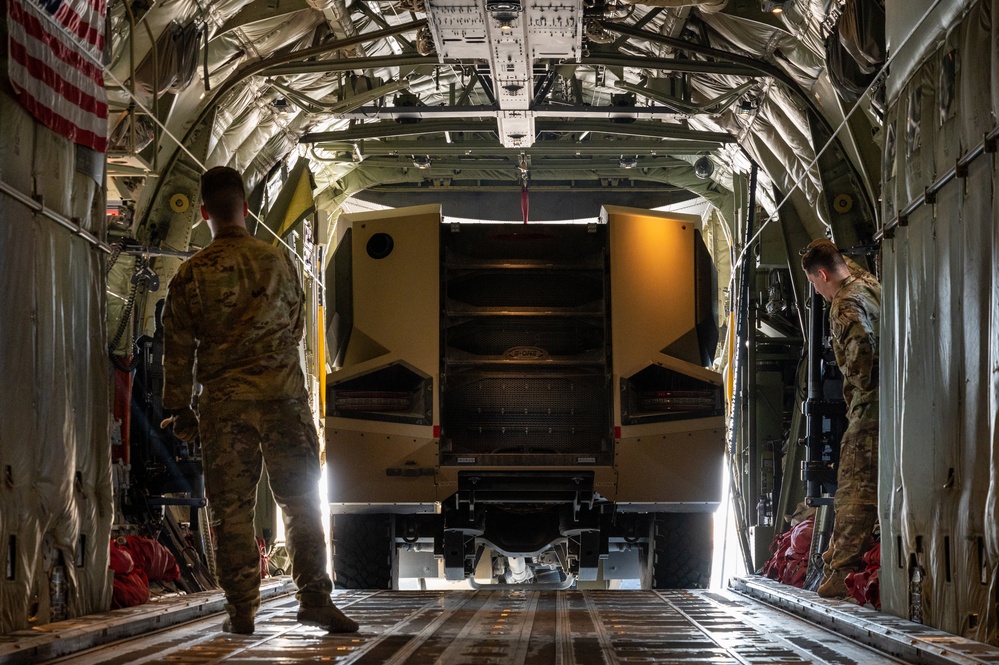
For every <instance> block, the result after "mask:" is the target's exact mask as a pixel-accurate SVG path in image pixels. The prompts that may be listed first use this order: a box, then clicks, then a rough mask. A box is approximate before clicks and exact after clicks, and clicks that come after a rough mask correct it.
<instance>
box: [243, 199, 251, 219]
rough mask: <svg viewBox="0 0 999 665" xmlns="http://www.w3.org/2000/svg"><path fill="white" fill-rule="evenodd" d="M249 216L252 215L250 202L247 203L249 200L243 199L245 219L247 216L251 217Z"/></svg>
mask: <svg viewBox="0 0 999 665" xmlns="http://www.w3.org/2000/svg"><path fill="white" fill-rule="evenodd" d="M249 216H250V204H249V203H247V202H246V201H245V200H244V201H243V219H246V218H247V217H249Z"/></svg>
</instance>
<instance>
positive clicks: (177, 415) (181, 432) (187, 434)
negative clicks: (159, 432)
mask: <svg viewBox="0 0 999 665" xmlns="http://www.w3.org/2000/svg"><path fill="white" fill-rule="evenodd" d="M170 425H173V434H174V436H176V437H177V438H178V439H180V440H181V441H186V442H188V443H192V442H193V441H194V440H195V439H197V438H198V414H197V413H195V412H194V409H192V408H191V407H187V408H186V409H177V410H175V411H173V412H172V413H171V415H170V417H169V418H165V419H164V420H163V422H161V423H160V428H161V429H166V428H167V427H169V426H170Z"/></svg>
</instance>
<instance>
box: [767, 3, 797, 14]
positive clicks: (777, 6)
mask: <svg viewBox="0 0 999 665" xmlns="http://www.w3.org/2000/svg"><path fill="white" fill-rule="evenodd" d="M793 3H794V0H760V8H761V9H762V10H763V11H765V12H770V13H771V14H782V13H784V11H785V10H787V9H790V8H791V5H792V4H793Z"/></svg>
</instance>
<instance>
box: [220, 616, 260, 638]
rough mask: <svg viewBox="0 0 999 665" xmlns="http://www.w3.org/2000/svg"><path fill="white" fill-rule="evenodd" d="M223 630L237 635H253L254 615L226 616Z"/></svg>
mask: <svg viewBox="0 0 999 665" xmlns="http://www.w3.org/2000/svg"><path fill="white" fill-rule="evenodd" d="M222 632H225V633H234V634H236V635H253V617H245V616H242V615H240V616H237V617H231V616H229V617H226V618H225V620H223V621H222Z"/></svg>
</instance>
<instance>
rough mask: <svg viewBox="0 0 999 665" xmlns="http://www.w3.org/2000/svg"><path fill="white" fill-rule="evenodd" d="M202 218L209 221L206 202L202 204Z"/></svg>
mask: <svg viewBox="0 0 999 665" xmlns="http://www.w3.org/2000/svg"><path fill="white" fill-rule="evenodd" d="M201 219H203V220H205V221H206V222H207V221H208V208H206V207H205V204H204V203H202V204H201Z"/></svg>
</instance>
